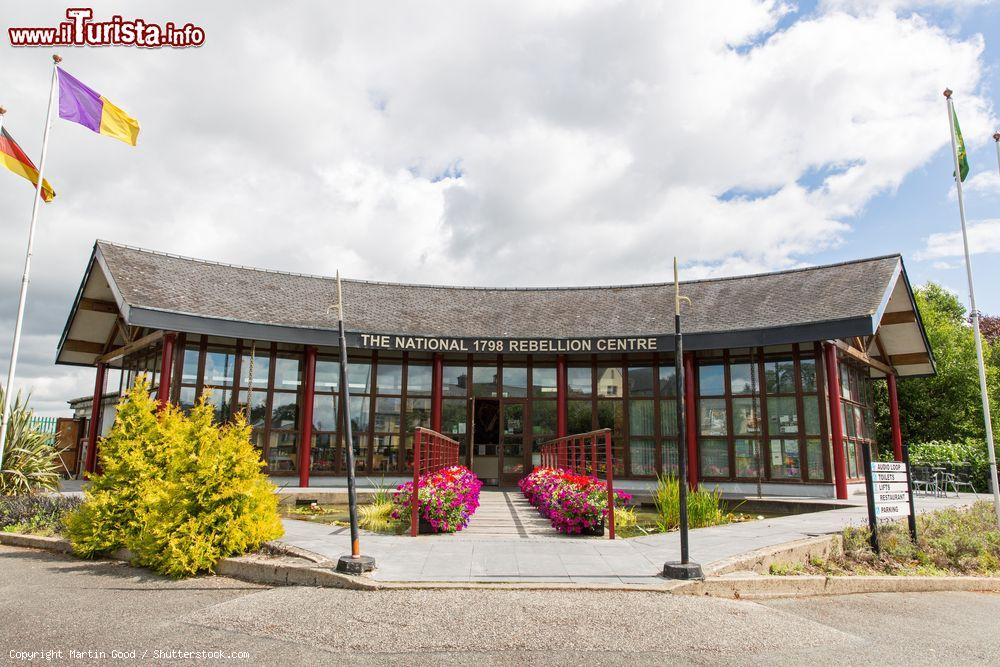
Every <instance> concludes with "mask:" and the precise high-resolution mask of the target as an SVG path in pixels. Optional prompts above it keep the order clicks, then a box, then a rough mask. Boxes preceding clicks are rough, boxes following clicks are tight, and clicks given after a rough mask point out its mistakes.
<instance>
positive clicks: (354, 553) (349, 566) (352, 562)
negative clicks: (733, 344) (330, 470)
mask: <svg viewBox="0 0 1000 667" xmlns="http://www.w3.org/2000/svg"><path fill="white" fill-rule="evenodd" d="M337 328H338V330H339V333H340V390H341V391H342V392H343V393H344V408H345V412H346V414H345V415H344V435H345V438H346V439H345V447H346V449H347V506H348V508H349V510H350V515H351V553H350V555H347V556H341V557H340V560H338V561H337V571H338V572H344V573H347V574H363V573H365V572H371V571H372V570H374V569H375V559H374V558H372V557H371V556H362V555H361V544H360V541H359V538H358V494H357V491H356V490H355V486H354V434H353V433H352V429H351V391H350V387H349V386H348V384H347V334H345V333H344V293H343V290H341V288H340V271H337Z"/></svg>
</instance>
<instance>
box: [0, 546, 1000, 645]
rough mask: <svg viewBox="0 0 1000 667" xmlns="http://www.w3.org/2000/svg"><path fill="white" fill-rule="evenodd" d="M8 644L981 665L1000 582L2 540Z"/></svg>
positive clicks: (0, 583)
mask: <svg viewBox="0 0 1000 667" xmlns="http://www.w3.org/2000/svg"><path fill="white" fill-rule="evenodd" d="M0 650H2V652H0V662H2V663H3V664H17V663H21V662H27V659H28V658H29V657H33V658H34V660H33V662H42V661H43V660H44V659H45V658H46V655H48V656H49V658H51V659H52V662H56V663H68V664H79V663H81V661H87V662H92V663H93V662H97V663H101V662H118V663H122V662H130V661H131V662H134V661H136V660H142V661H143V662H151V661H156V660H157V659H159V661H161V662H164V663H176V664H184V663H189V662H190V663H197V664H206V663H209V662H227V663H239V664H267V665H312V664H323V663H339V664H394V665H399V664H448V665H450V664H454V665H470V664H499V665H508V664H509V665H524V664H545V665H549V664H560V665H562V664H566V665H592V664H628V665H636V664H640V665H641V664H657V665H662V664H669V663H681V664H769V665H774V664H796V665H799V664H837V665H844V664H861V663H879V664H880V665H897V664H898V665H922V664H926V665H931V664H933V665H940V664H942V663H944V664H948V665H961V664H977V665H979V664H986V663H990V662H993V663H998V662H1000V596H998V595H988V594H972V593H944V594H929V593H923V594H875V595H853V596H843V597H837V598H808V599H799V600H775V601H769V602H764V603H757V602H749V601H737V600H718V599H710V598H692V597H683V596H671V595H665V594H661V593H645V592H584V591H572V592H563V591H558V592H557V591H494V590H489V591H486V590H479V591H461V590H456V591H390V592H355V591H341V590H332V589H312V588H292V587H289V588H273V589H269V588H266V587H261V586H254V585H251V584H246V583H243V582H240V581H235V580H232V579H227V578H224V577H202V578H198V579H193V580H187V581H171V580H167V579H163V578H161V577H158V576H155V575H152V574H149V573H148V572H145V571H144V570H138V569H133V568H131V567H128V566H126V565H123V564H121V563H115V562H107V561H97V562H83V561H78V560H74V559H71V558H67V557H61V556H55V555H52V554H47V553H43V552H36V551H29V550H23V549H15V548H9V547H0ZM57 651H61V655H60V654H55V653H49V654H46V652H57ZM72 651H76V652H77V653H71V652H72ZM186 651H188V652H198V651H201V652H204V653H200V654H199V653H189V654H184V652H186ZM98 652H103V656H101V655H100V653H98ZM102 657H103V660H102Z"/></svg>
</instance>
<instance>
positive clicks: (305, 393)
mask: <svg viewBox="0 0 1000 667" xmlns="http://www.w3.org/2000/svg"><path fill="white" fill-rule="evenodd" d="M315 393H316V348H315V347H313V346H312V345H307V346H306V367H305V372H304V373H303V374H302V411H301V413H300V414H301V415H302V431H301V435H302V441H301V442H300V443H299V486H303V487H307V486H309V468H310V466H311V465H312V435H313V398H314V395H315Z"/></svg>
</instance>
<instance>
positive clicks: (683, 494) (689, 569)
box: [663, 257, 705, 579]
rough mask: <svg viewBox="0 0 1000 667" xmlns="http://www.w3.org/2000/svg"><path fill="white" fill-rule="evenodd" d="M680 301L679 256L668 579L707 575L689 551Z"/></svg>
mask: <svg viewBox="0 0 1000 667" xmlns="http://www.w3.org/2000/svg"><path fill="white" fill-rule="evenodd" d="M681 301H687V302H688V303H691V299H689V298H687V297H686V296H681V288H680V283H679V282H678V280H677V258H676V257H674V381H675V382H676V388H677V389H676V392H675V393H676V395H677V476H678V492H679V494H680V498H679V500H680V520H681V526H680V529H681V530H680V532H681V559H680V561H667V562H666V563H664V564H663V576H664V577H667V578H668V579H704V578H705V575H704V573H703V572H702V571H701V565H699V564H698V563H692V562H691V559H690V557H689V555H688V506H687V484H688V483H687V463H688V461H687V426H688V424H687V423H686V420H685V418H684V417H685V412H684V404H685V398H686V397H685V396H684V340H683V336H682V334H681Z"/></svg>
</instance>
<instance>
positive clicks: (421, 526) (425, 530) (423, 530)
mask: <svg viewBox="0 0 1000 667" xmlns="http://www.w3.org/2000/svg"><path fill="white" fill-rule="evenodd" d="M436 532H437V531H436V530H434V528H433V527H431V524H430V522H428V521H427V519H425V518H423V517H420V521H419V523H418V524H417V533H418V534H419V535H433V534H434V533H436Z"/></svg>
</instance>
